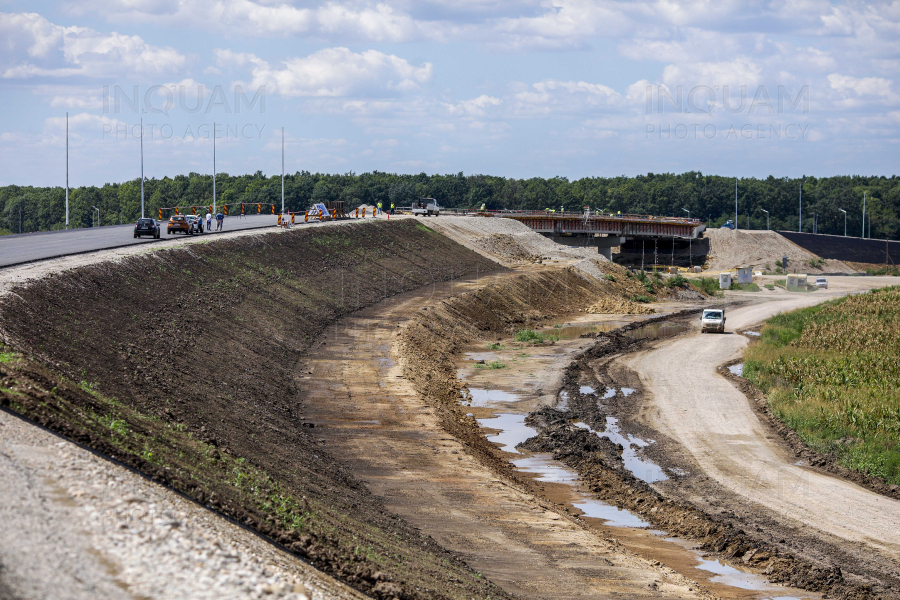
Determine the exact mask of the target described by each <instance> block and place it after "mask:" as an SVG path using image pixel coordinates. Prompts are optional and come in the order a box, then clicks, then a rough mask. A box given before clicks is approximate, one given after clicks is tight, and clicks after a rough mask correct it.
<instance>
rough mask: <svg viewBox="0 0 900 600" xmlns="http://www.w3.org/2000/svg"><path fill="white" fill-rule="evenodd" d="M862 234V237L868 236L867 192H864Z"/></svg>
mask: <svg viewBox="0 0 900 600" xmlns="http://www.w3.org/2000/svg"><path fill="white" fill-rule="evenodd" d="M862 225H863V226H862V235H861V236H860V237H862V238H865V237H866V193H865V192H863V223H862Z"/></svg>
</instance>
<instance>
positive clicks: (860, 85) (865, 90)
mask: <svg viewBox="0 0 900 600" xmlns="http://www.w3.org/2000/svg"><path fill="white" fill-rule="evenodd" d="M828 82H829V83H830V84H831V89H833V90H837V91H839V92H851V91H852V92H854V93H855V94H856V95H857V96H882V97H884V98H890V97H892V96H893V95H894V94H893V91H891V86H892V85H893V82H892V81H891V80H890V79H883V78H881V77H863V78H857V77H850V76H849V75H840V74H838V73H832V74H831V75H829V76H828Z"/></svg>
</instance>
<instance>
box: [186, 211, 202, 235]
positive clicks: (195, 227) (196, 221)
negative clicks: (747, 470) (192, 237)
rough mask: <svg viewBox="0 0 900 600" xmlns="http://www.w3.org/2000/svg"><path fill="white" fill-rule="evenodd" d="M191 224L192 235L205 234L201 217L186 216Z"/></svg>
mask: <svg viewBox="0 0 900 600" xmlns="http://www.w3.org/2000/svg"><path fill="white" fill-rule="evenodd" d="M185 218H187V220H188V223H190V224H191V233H203V217H201V216H200V215H185Z"/></svg>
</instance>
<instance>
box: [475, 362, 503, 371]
mask: <svg viewBox="0 0 900 600" xmlns="http://www.w3.org/2000/svg"><path fill="white" fill-rule="evenodd" d="M475 368H476V369H505V368H506V365H505V364H503V363H502V362H500V361H499V360H492V361H491V362H486V363H484V364H480V363H479V364H476V365H475Z"/></svg>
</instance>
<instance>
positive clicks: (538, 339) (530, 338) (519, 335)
mask: <svg viewBox="0 0 900 600" xmlns="http://www.w3.org/2000/svg"><path fill="white" fill-rule="evenodd" d="M548 340H549V341H551V342H557V341H559V336H558V335H556V334H552V333H541V332H540V331H535V330H533V329H520V330H518V331H517V332H516V341H517V342H525V343H532V344H542V343H544V342H545V341H548Z"/></svg>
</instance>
